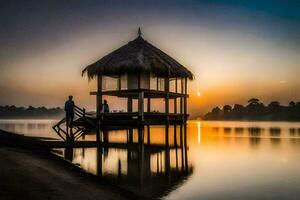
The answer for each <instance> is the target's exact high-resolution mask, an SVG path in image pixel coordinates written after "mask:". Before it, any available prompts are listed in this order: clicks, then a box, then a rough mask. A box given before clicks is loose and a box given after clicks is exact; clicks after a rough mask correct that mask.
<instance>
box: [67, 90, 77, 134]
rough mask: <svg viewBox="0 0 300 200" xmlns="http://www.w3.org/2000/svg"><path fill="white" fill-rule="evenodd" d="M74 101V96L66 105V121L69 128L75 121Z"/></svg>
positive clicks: (70, 97)
mask: <svg viewBox="0 0 300 200" xmlns="http://www.w3.org/2000/svg"><path fill="white" fill-rule="evenodd" d="M74 106H75V104H74V101H73V96H71V95H70V96H69V100H68V101H66V103H65V111H66V121H67V128H68V127H69V126H70V127H72V125H73V119H74Z"/></svg>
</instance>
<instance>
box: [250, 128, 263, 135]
mask: <svg viewBox="0 0 300 200" xmlns="http://www.w3.org/2000/svg"><path fill="white" fill-rule="evenodd" d="M261 132H262V129H261V128H259V127H250V128H248V133H249V135H250V136H253V137H259V136H260V135H261Z"/></svg>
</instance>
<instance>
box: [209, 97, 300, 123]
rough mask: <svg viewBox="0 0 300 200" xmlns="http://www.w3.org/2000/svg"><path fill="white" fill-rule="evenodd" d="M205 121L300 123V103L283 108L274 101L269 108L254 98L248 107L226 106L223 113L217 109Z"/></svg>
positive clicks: (292, 103)
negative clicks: (277, 121) (285, 121)
mask: <svg viewBox="0 0 300 200" xmlns="http://www.w3.org/2000/svg"><path fill="white" fill-rule="evenodd" d="M205 119H211V120H217V119H222V120H228V119H234V120H241V119H243V120H291V121H300V102H297V103H295V102H293V101H291V102H290V103H289V105H288V106H282V105H280V103H279V102H278V101H272V102H270V103H269V104H268V106H264V104H263V103H261V102H260V101H259V99H257V98H252V99H250V100H249V101H248V105H247V106H246V107H244V106H243V105H239V104H235V105H234V107H233V108H232V107H231V106H230V105H225V106H224V107H223V110H222V111H221V110H220V108H219V107H215V108H214V109H213V110H212V112H209V113H207V114H206V115H205Z"/></svg>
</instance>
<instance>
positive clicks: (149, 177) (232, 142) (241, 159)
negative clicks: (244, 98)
mask: <svg viewBox="0 0 300 200" xmlns="http://www.w3.org/2000/svg"><path fill="white" fill-rule="evenodd" d="M55 122H56V120H0V128H1V129H5V130H8V131H15V132H18V133H23V134H25V135H31V136H43V137H54V138H58V137H57V136H56V134H55V133H54V132H53V131H52V129H51V126H52V125H53V124H54V123H55ZM150 129H151V130H150V135H151V136H150V141H151V145H148V146H147V147H146V146H145V148H144V149H143V150H142V152H143V154H142V155H144V156H143V159H140V158H139V155H140V149H139V150H136V149H126V148H125V149H124V148H112V147H107V148H101V149H97V148H77V149H73V150H60V151H61V152H62V156H65V157H67V155H68V157H69V159H70V160H71V161H72V162H73V163H74V164H76V165H79V166H80V167H82V168H83V169H85V170H87V171H88V172H90V173H92V174H95V175H98V176H99V174H101V177H103V178H106V179H109V180H111V181H112V182H115V183H117V184H119V185H120V186H121V187H124V188H126V189H129V190H132V191H134V192H137V193H140V194H143V195H146V196H149V197H155V198H161V199H300V123H289V122H219V121H215V122H209V121H189V122H188V125H187V148H186V155H185V152H184V151H185V150H184V149H181V148H180V147H179V148H172V147H174V136H173V132H174V128H173V127H171V128H170V132H169V133H170V137H169V141H170V148H169V149H168V150H169V159H170V160H169V162H170V166H169V167H168V166H167V165H166V164H165V163H166V162H165V161H166V160H167V159H168V156H167V155H168V154H167V153H166V152H167V151H165V149H162V148H160V147H161V146H162V145H163V144H164V142H165V135H164V133H165V128H164V127H151V128H150ZM177 131H178V130H177ZM177 133H179V131H178V132H177ZM146 135H147V134H146V133H145V138H144V139H145V143H146V141H147V136H146ZM94 139H95V136H94V135H88V136H86V140H94ZM176 139H177V141H178V143H179V144H180V142H179V141H180V138H179V135H178V134H177V137H176ZM126 140H127V132H126V131H113V132H110V133H109V142H115V143H116V142H125V141H126ZM136 140H137V133H136V132H134V141H136ZM179 146H180V145H179ZM58 152H59V151H58ZM186 158H187V159H186ZM185 162H187V164H185ZM99 166H101V170H99ZM183 168H184V169H183Z"/></svg>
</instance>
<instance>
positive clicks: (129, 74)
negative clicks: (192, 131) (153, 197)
mask: <svg viewBox="0 0 300 200" xmlns="http://www.w3.org/2000/svg"><path fill="white" fill-rule="evenodd" d="M82 75H87V77H88V78H89V79H96V80H97V91H92V92H90V94H91V95H95V96H96V104H97V105H96V115H88V114H87V113H86V112H85V110H84V109H80V108H78V107H76V108H75V113H77V115H78V119H76V120H75V121H74V123H73V126H74V127H73V128H74V129H76V130H75V132H76V134H77V135H75V137H74V138H76V137H77V136H80V135H84V131H85V129H87V128H88V129H93V130H94V132H95V131H96V142H95V143H91V142H89V143H82V145H93V144H97V147H98V149H99V152H100V153H99V155H98V157H97V160H98V161H99V162H98V161H97V162H98V169H97V170H98V172H97V173H98V175H102V163H103V159H102V157H103V151H105V148H121V149H127V150H128V158H127V159H128V161H127V164H128V167H127V168H128V173H127V176H128V179H130V180H131V179H132V177H134V179H135V178H136V179H137V180H138V182H139V185H144V184H145V185H147V183H149V181H150V182H151V181H153V178H152V179H149V177H151V176H153V175H151V174H152V172H151V170H150V168H151V165H150V157H152V156H153V155H156V156H157V163H158V164H157V177H160V176H161V175H162V173H163V174H164V177H167V179H166V180H167V181H168V182H169V184H170V185H171V183H172V184H173V183H174V181H175V180H179V179H182V177H185V176H186V175H188V174H190V173H191V170H190V169H189V167H188V158H187V139H186V138H187V125H186V122H187V119H188V116H189V115H188V113H187V98H188V93H187V85H188V80H192V79H193V74H192V73H191V72H190V71H189V70H188V69H187V68H186V67H184V66H183V65H181V64H180V63H179V62H177V61H176V60H174V59H173V58H171V57H170V56H169V55H167V54H166V53H164V52H163V51H161V50H160V49H158V48H156V47H154V46H153V45H152V44H150V43H149V42H147V41H146V40H145V39H144V38H143V37H142V33H141V30H140V29H139V31H138V37H137V38H136V39H134V40H133V41H130V42H129V43H128V44H126V45H124V46H122V47H120V48H119V49H117V50H115V51H113V52H112V53H110V54H108V55H106V56H104V57H102V58H101V59H100V60H98V61H96V62H95V63H93V64H91V65H88V66H87V67H85V68H84V70H83V71H82ZM105 79H109V81H110V82H109V83H110V85H115V88H111V87H110V88H109V89H107V88H106V87H105V84H103V83H104V82H105ZM103 96H114V97H117V98H122V99H126V100H127V110H126V111H125V112H124V111H123V112H102V111H101V107H102V101H103ZM153 99H159V100H161V103H162V104H164V106H163V107H164V111H163V112H157V111H155V110H153V108H152V106H151V103H152V100H153ZM134 103H137V109H136V110H134V109H133V107H134V106H133V104H134ZM156 103H157V102H156ZM170 108H171V109H170ZM171 110H172V111H171ZM64 122H65V121H64V119H63V120H62V121H61V122H59V123H58V125H56V126H54V129H55V130H56V132H57V133H58V134H60V133H61V132H62V133H66V132H64V130H62V128H60V125H61V124H63V123H64ZM156 125H159V126H164V127H165V144H163V145H158V144H151V141H150V138H151V137H150V126H156ZM170 126H174V128H173V130H174V136H173V139H174V141H173V142H172V143H173V144H172V145H170V144H169V127H170ZM122 129H123V130H127V141H126V143H113V142H109V141H108V138H109V137H108V134H109V131H110V130H122ZM134 129H135V130H137V133H138V137H137V138H138V142H137V143H136V142H134V141H133V130H134ZM77 131H78V133H77ZM144 132H145V133H147V140H146V141H145V138H144V135H145V134H144ZM178 133H179V135H178ZM178 136H179V137H178ZM62 138H63V139H64V137H62ZM178 138H179V141H177V140H178ZM73 145H77V146H80V144H79V142H78V143H76V144H75V143H73ZM103 148H104V150H103ZM171 150H173V151H175V161H174V163H175V164H176V167H175V170H174V169H172V167H171V161H170V159H171V156H170V151H171ZM133 152H134V153H133ZM162 152H164V156H163V157H164V161H162V160H161V161H160V159H161V158H162ZM180 162H181V163H180ZM162 166H164V170H163V172H162V171H161V170H162ZM120 168H121V166H120ZM120 171H121V170H120ZM175 175H176V176H175ZM118 177H119V176H118ZM175 177H176V178H175ZM123 179H124V177H123ZM171 180H172V181H171ZM123 181H124V180H123ZM160 182H161V181H160ZM151 185H156V184H151ZM170 185H169V186H170ZM169 186H168V187H169ZM152 190H153V191H154V190H157V188H156V189H152Z"/></svg>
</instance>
